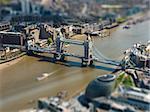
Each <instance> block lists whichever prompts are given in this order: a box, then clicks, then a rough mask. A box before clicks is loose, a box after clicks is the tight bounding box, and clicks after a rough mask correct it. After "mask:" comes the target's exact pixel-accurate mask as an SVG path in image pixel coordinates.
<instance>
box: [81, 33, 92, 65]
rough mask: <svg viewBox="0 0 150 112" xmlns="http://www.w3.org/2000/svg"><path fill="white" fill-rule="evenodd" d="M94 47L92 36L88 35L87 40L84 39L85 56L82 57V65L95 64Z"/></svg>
mask: <svg viewBox="0 0 150 112" xmlns="http://www.w3.org/2000/svg"><path fill="white" fill-rule="evenodd" d="M92 48H93V42H92V40H91V37H90V36H89V35H88V36H87V40H85V41H84V58H82V66H88V65H90V66H91V65H93V54H92Z"/></svg>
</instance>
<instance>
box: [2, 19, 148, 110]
mask: <svg viewBox="0 0 150 112" xmlns="http://www.w3.org/2000/svg"><path fill="white" fill-rule="evenodd" d="M94 40H95V41H94V44H95V46H96V47H97V49H98V50H99V51H101V53H103V54H104V55H105V56H107V57H109V58H112V59H117V60H119V59H120V57H121V55H123V52H124V50H126V49H127V48H129V47H131V46H132V45H133V44H134V43H136V42H143V43H144V42H147V41H148V40H150V21H145V22H143V23H138V24H136V25H134V26H132V27H131V28H130V29H123V28H122V26H119V27H118V28H116V29H115V31H114V32H113V33H112V34H111V36H110V37H107V38H103V39H101V38H95V39H94ZM72 49H73V50H72V51H75V52H77V53H82V51H80V50H79V49H77V48H75V47H73V48H72ZM68 60H69V61H70V62H69V63H67V64H63V63H58V64H56V63H51V62H49V58H46V57H44V56H39V57H33V56H24V57H23V58H22V59H21V60H20V61H19V62H18V63H16V64H13V65H11V66H9V67H7V68H4V69H2V70H0V112H16V111H18V110H20V109H24V108H28V107H34V106H35V104H36V103H35V102H36V100H37V99H38V98H39V97H45V96H53V95H56V94H57V93H58V92H60V91H62V90H66V91H68V98H70V97H72V96H73V95H75V94H77V93H79V92H81V91H82V90H84V88H85V87H86V86H87V84H88V83H89V82H90V81H91V80H92V79H94V78H95V77H96V76H98V75H103V74H106V73H111V72H112V71H113V70H114V66H111V65H105V64H101V63H96V67H95V68H90V67H80V60H78V59H74V58H68ZM68 65H70V66H68ZM43 73H51V76H50V77H49V78H47V79H44V80H42V81H37V80H36V78H37V77H38V76H40V75H41V74H43Z"/></svg>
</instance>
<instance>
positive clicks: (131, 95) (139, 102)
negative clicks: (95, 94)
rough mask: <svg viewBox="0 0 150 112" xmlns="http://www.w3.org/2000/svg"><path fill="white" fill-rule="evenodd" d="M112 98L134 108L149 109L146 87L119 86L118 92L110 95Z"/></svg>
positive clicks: (148, 96) (149, 98)
mask: <svg viewBox="0 0 150 112" xmlns="http://www.w3.org/2000/svg"><path fill="white" fill-rule="evenodd" d="M112 99H115V100H116V101H120V102H122V103H126V104H130V105H132V106H134V107H135V108H139V109H142V110H150V91H149V90H147V89H141V88H136V87H129V88H127V87H120V92H119V93H118V95H117V96H115V95H114V96H112Z"/></svg>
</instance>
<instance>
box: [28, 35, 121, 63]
mask: <svg viewBox="0 0 150 112" xmlns="http://www.w3.org/2000/svg"><path fill="white" fill-rule="evenodd" d="M54 43H55V45H54V46H51V47H47V48H42V47H39V46H36V45H33V43H32V41H31V42H29V41H28V47H27V50H28V51H36V52H47V53H50V54H53V55H54V56H53V58H54V61H64V60H65V57H66V56H69V57H75V58H79V59H81V64H82V65H83V66H88V65H92V64H93V62H94V61H96V62H100V63H105V64H111V65H115V66H119V65H120V62H117V61H115V60H112V59H109V58H107V57H106V56H104V55H103V54H102V53H101V52H100V51H99V50H98V49H97V48H96V47H95V46H94V44H93V43H94V41H93V40H92V39H91V37H90V36H87V39H86V40H84V41H81V40H72V39H66V38H65V37H63V36H57V38H56V39H55V42H54ZM66 43H67V44H73V45H78V46H83V51H84V55H83V56H82V55H79V54H73V53H69V52H66V51H65V50H64V45H65V44H66Z"/></svg>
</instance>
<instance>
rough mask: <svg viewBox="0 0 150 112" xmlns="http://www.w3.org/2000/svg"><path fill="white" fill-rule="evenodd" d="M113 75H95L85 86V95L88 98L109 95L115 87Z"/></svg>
mask: <svg viewBox="0 0 150 112" xmlns="http://www.w3.org/2000/svg"><path fill="white" fill-rule="evenodd" d="M115 78H116V76H115V75H112V74H108V75H103V76H99V77H97V78H96V79H95V80H93V81H91V82H90V83H89V85H88V86H87V88H86V92H85V96H87V97H88V98H90V99H93V98H97V97H101V96H109V95H110V94H111V92H112V91H113V90H114V87H115Z"/></svg>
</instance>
